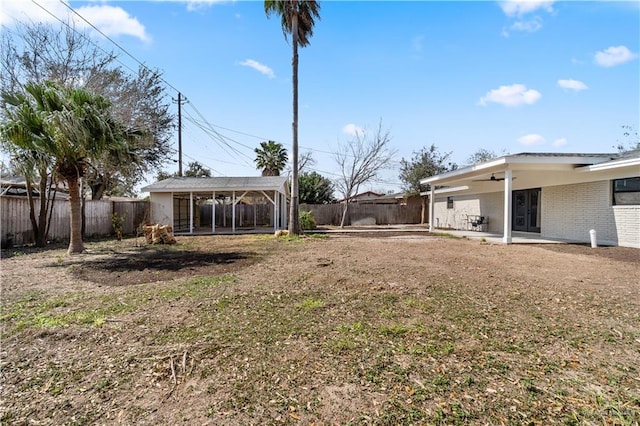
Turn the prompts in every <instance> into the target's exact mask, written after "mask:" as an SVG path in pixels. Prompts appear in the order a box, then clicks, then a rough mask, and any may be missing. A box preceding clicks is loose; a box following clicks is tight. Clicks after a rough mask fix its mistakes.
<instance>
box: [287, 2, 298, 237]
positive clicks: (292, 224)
mask: <svg viewBox="0 0 640 426" xmlns="http://www.w3.org/2000/svg"><path fill="white" fill-rule="evenodd" d="M292 21H293V22H292V25H291V35H292V39H293V42H292V43H291V44H292V45H293V59H292V60H291V65H292V68H293V77H292V81H293V123H292V126H291V127H292V130H293V144H292V145H293V146H292V148H291V154H292V169H293V170H292V174H291V206H290V210H289V234H290V235H299V234H300V218H299V217H298V15H297V14H294V15H293V20H292Z"/></svg>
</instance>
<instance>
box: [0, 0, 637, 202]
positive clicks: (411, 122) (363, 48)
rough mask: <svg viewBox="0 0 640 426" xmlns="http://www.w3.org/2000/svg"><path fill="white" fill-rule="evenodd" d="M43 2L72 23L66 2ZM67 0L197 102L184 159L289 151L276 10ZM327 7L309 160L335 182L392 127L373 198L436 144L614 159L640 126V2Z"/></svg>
mask: <svg viewBox="0 0 640 426" xmlns="http://www.w3.org/2000/svg"><path fill="white" fill-rule="evenodd" d="M36 2H37V3H38V4H40V5H41V6H42V7H44V8H45V9H47V10H48V11H50V12H51V13H53V14H54V15H56V16H58V17H60V18H62V19H66V18H65V16H66V15H67V13H68V12H69V9H68V8H67V7H66V6H65V5H64V4H62V3H61V2H60V1H52V0H36ZM68 4H69V5H70V6H71V7H72V8H74V9H75V10H76V11H77V12H78V13H79V14H81V15H82V16H83V17H85V18H86V19H87V20H88V21H90V22H92V23H93V24H94V25H95V26H96V27H98V28H99V29H100V30H101V31H102V32H104V33H105V34H107V35H108V36H109V37H110V38H111V39H112V40H114V41H115V42H117V43H118V44H119V45H121V46H122V47H123V48H124V49H126V50H127V52H128V53H129V54H131V55H132V56H134V57H135V58H136V59H137V60H139V61H141V62H143V63H144V64H145V65H147V66H149V67H150V68H154V69H156V68H157V69H159V70H161V71H162V72H163V75H164V78H165V80H166V81H167V82H168V83H169V84H170V85H171V86H173V87H174V88H177V89H178V90H180V91H181V92H182V94H183V96H185V97H186V98H187V99H188V100H189V103H188V104H186V105H184V106H183V126H184V130H183V138H182V140H183V151H184V157H183V161H184V163H185V165H186V163H187V162H189V161H194V160H197V161H199V162H200V163H202V164H204V165H205V166H207V167H208V168H210V169H212V171H213V174H214V175H218V176H253V175H258V174H259V171H258V170H256V169H255V164H254V163H253V158H255V154H254V152H253V149H254V148H255V147H257V146H258V145H259V143H260V142H261V141H262V140H267V139H271V140H275V141H278V142H280V143H282V144H283V145H284V146H285V147H286V148H287V149H289V150H290V146H291V139H292V137H291V119H292V107H291V102H292V99H291V46H290V44H289V43H288V42H287V41H286V40H285V39H284V36H283V34H282V31H281V27H280V21H279V19H277V18H276V17H272V18H270V19H267V17H266V16H265V14H264V7H263V2H258V1H228V2H224V1H206V0H202V1H197V2H196V1H190V2H189V1H184V2H183V1H135V2H130V1H108V2H107V1H89V2H86V1H71V2H70V3H68ZM0 11H1V14H0V22H1V23H2V24H3V25H4V26H5V30H6V29H10V28H11V26H12V25H13V22H14V21H15V20H16V19H19V20H34V21H41V20H46V21H52V20H53V18H52V17H51V16H50V15H49V14H48V13H45V12H44V11H43V9H42V8H41V7H38V5H37V4H36V3H35V2H32V1H29V0H17V1H16V0H8V1H7V0H3V2H2V5H1V8H0ZM320 13H321V19H320V20H319V21H317V22H316V26H315V28H314V35H313V37H312V38H311V43H310V45H309V46H308V47H306V48H304V49H301V50H300V69H299V72H300V82H299V90H300V127H299V134H300V137H299V144H300V151H301V152H307V151H311V152H312V155H313V157H314V159H315V160H316V161H317V163H316V165H315V166H314V167H313V168H314V169H316V170H317V171H319V172H320V173H321V174H323V175H325V176H327V177H329V178H334V177H335V174H337V173H338V169H337V165H336V162H335V160H334V159H333V155H332V154H331V153H332V152H335V151H336V150H337V149H338V145H339V144H345V143H348V141H349V140H350V139H351V138H352V137H353V132H357V131H365V132H370V133H372V132H374V130H375V128H376V127H377V125H378V123H379V122H380V120H382V124H383V127H385V128H387V129H389V131H390V134H391V136H392V142H391V144H392V147H393V148H394V149H395V150H397V154H396V157H395V159H396V160H397V161H396V162H395V163H394V166H393V168H391V169H390V170H387V171H385V172H384V173H382V174H381V176H380V179H379V180H378V181H376V182H373V183H371V184H370V185H368V186H367V187H366V188H362V190H367V189H372V190H377V191H391V190H398V189H399V187H400V181H399V179H398V172H399V160H400V159H401V158H403V157H404V158H407V159H408V158H410V157H411V155H412V153H413V152H414V151H418V150H420V149H421V148H423V147H428V146H430V145H431V144H434V145H436V146H437V147H438V148H439V149H440V151H442V152H451V153H452V159H453V160H454V161H455V162H457V163H458V164H464V163H465V162H466V160H467V158H468V157H469V156H470V155H471V154H473V153H474V152H476V151H477V150H478V149H480V148H486V149H489V150H493V151H494V152H496V153H498V154H501V153H518V152H612V151H614V148H613V146H614V145H616V144H617V143H618V142H619V141H622V140H624V137H623V130H622V128H621V126H623V125H630V126H633V127H634V128H635V129H638V128H639V127H640V125H639V124H640V123H639V121H640V111H639V108H640V106H639V105H640V84H639V82H640V65H639V64H640V61H639V59H638V54H639V51H640V46H639V44H640V2H610V1H605V2H595V1H590V2H574V1H556V2H554V1H544V2H541V1H515V2H511V1H510V2H489V1H472V2H460V1H449V2H434V1H429V2H427V1H424V2H418V1H412V2H391V1H387V2H383V1H374V2H365V1H351V2H345V1H324V2H321V12H320ZM54 22H56V21H54ZM80 24H81V25H84V24H82V23H80ZM95 42H96V43H98V44H100V45H101V46H104V47H105V48H108V49H114V50H116V51H119V50H118V48H117V47H116V46H114V45H112V44H111V43H110V42H109V41H108V40H106V39H105V38H103V37H101V36H100V35H98V34H96V36H95ZM120 60H121V61H122V62H123V63H124V64H126V65H127V66H128V67H131V68H133V69H136V68H137V66H138V64H137V63H136V62H135V60H134V59H132V58H131V57H129V56H128V55H127V54H126V53H122V52H121V53H120ZM168 92H169V93H170V94H171V95H172V96H174V97H176V96H177V94H176V92H175V90H174V89H173V88H169V89H168ZM174 107H175V105H174ZM176 110H177V107H176ZM210 126H212V127H213V129H214V130H215V131H216V132H218V134H219V135H220V137H218V136H217V135H212V132H211V131H209V132H206V131H204V130H202V127H205V128H207V127H210ZM221 140H222V141H224V142H221ZM176 148H177V138H176ZM175 170H176V165H175V164H169V165H168V166H167V171H175Z"/></svg>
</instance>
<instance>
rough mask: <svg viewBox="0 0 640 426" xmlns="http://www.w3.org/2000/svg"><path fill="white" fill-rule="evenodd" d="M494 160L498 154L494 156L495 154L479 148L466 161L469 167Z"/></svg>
mask: <svg viewBox="0 0 640 426" xmlns="http://www.w3.org/2000/svg"><path fill="white" fill-rule="evenodd" d="M496 158H498V154H496V153H495V152H493V151H491V150H488V149H485V148H480V149H479V150H477V151H476V152H474V153H473V154H472V155H470V156H469V158H468V159H467V164H469V165H471V164H480V163H486V162H487V161H490V160H493V159H496Z"/></svg>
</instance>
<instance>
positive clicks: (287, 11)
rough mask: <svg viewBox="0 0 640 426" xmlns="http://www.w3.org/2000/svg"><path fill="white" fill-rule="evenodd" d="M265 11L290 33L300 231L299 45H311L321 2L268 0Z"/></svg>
mask: <svg viewBox="0 0 640 426" xmlns="http://www.w3.org/2000/svg"><path fill="white" fill-rule="evenodd" d="M264 11H265V13H266V14H267V16H271V15H277V16H279V17H280V24H281V26H282V33H283V34H284V36H285V38H287V35H289V34H290V35H291V40H292V43H291V44H292V47H293V54H292V60H291V66H292V83H293V123H292V130H293V143H292V152H291V154H292V157H293V158H292V174H291V205H290V210H289V233H290V234H291V235H299V234H300V218H299V216H298V204H299V203H298V171H299V170H298V45H300V46H301V47H305V46H308V45H309V41H310V39H311V36H312V35H313V26H314V25H315V19H320V3H318V2H317V1H315V0H265V2H264Z"/></svg>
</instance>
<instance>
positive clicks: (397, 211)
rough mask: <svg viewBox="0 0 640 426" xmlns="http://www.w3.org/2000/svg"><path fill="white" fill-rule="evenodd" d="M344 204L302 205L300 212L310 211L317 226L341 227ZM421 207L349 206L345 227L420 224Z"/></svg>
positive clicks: (353, 204) (354, 204) (393, 205)
mask: <svg viewBox="0 0 640 426" xmlns="http://www.w3.org/2000/svg"><path fill="white" fill-rule="evenodd" d="M343 209H344V204H301V205H300V211H310V212H311V214H312V215H313V218H314V219H315V221H316V224H317V225H334V226H338V225H340V220H341V219H342V210H343ZM421 211H422V208H421V206H420V205H405V206H403V205H399V204H357V203H352V204H349V210H348V211H347V217H346V219H345V225H351V226H358V225H398V224H407V223H420V214H421Z"/></svg>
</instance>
